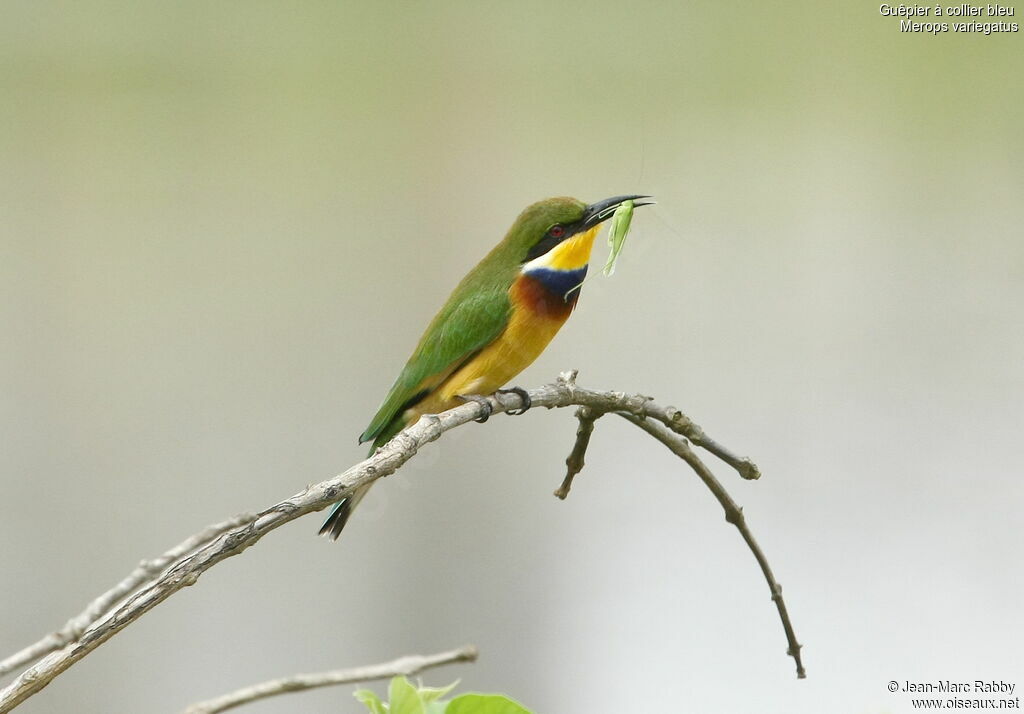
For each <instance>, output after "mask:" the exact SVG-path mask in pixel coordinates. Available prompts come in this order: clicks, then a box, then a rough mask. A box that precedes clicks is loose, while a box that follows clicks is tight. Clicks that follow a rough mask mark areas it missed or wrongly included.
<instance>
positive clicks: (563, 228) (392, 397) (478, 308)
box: [320, 196, 648, 539]
mask: <svg viewBox="0 0 1024 714" xmlns="http://www.w3.org/2000/svg"><path fill="white" fill-rule="evenodd" d="M642 198H648V196H616V197H615V198H609V199H606V200H604V201H598V202H597V203H593V204H590V205H589V206H588V205H587V204H585V203H583V202H582V201H578V200H576V199H575V198H549V199H547V200H544V201H539V202H537V203H534V204H533V205H531V206H528V207H527V208H526V210H524V211H523V212H522V213H521V214H519V217H518V218H517V219H516V220H515V223H513V224H512V227H511V228H510V229H509V231H508V233H507V234H506V235H505V237H504V239H502V241H501V242H500V243H498V245H497V246H495V247H494V249H493V250H492V251H491V252H490V253H488V254H487V256H486V257H485V258H484V259H483V260H481V261H480V263H479V264H478V265H477V266H476V267H475V268H473V269H472V270H471V271H469V274H468V275H466V277H464V278H463V279H462V282H460V283H459V284H458V286H457V287H456V288H455V290H454V292H452V294H451V297H449V298H448V302H446V303H445V304H444V307H442V308H441V310H440V312H438V313H437V315H436V316H435V317H434V319H433V320H432V321H431V322H430V325H429V326H427V330H426V332H424V333H423V336H422V337H421V338H420V341H419V344H418V345H416V349H415V350H413V353H412V356H411V357H410V358H409V361H408V362H406V363H405V368H404V369H402V373H401V374H399V375H398V379H396V380H395V384H394V386H392V387H391V391H390V392H388V395H387V396H386V397H385V398H384V403H383V404H381V406H380V409H378V410H377V414H376V416H374V417H373V419H372V420H371V421H370V425H369V426H368V427H366V431H364V432H363V434H362V436H360V437H359V442H360V443H362V442H364V441H372V442H373V447H372V448H371V449H370V453H371V454H372V453H373V451H374V450H375V449H376V448H377V447H379V446H381V445H383V444H385V443H387V441H388V440H389V439H391V437H393V436H394V435H395V434H397V433H398V432H400V431H401V430H402V429H404V428H405V427H406V426H409V425H410V424H412V423H413V422H415V421H416V420H417V419H419V418H420V416H421V415H423V414H436V413H439V412H442V411H445V410H446V409H450V408H452V407H454V406H457V405H458V404H459V403H460V401H464V400H465V399H466V398H467V397H472V396H475V397H477V398H479V397H480V396H481V395H489V394H493V393H494V392H495V391H497V390H499V388H500V387H502V386H503V385H504V384H506V383H507V382H508V381H509V380H510V379H512V378H513V377H515V376H516V375H517V374H519V373H520V372H521V371H523V370H524V369H526V367H527V366H529V365H530V363H531V362H533V361H534V360H535V359H536V358H537V356H538V355H539V354H540V353H541V352H543V351H544V348H545V347H547V345H548V343H549V342H550V341H551V338H552V337H554V336H555V333H556V332H558V330H559V328H560V327H561V326H562V325H563V324H564V323H565V321H566V320H567V319H568V318H569V315H570V314H571V313H572V311H573V308H574V307H575V306H576V300H577V299H578V298H579V294H580V286H581V284H582V283H583V278H584V277H586V274H587V264H588V263H589V261H590V250H591V248H592V247H593V245H594V237H595V236H596V235H597V232H598V231H599V230H600V228H601V223H602V222H603V221H605V220H607V219H608V218H611V216H612V215H613V214H614V213H615V209H616V208H618V206H619V204H621V203H623V202H625V201H635V200H636V199H642ZM634 205H636V206H643V205H647V204H646V203H642V202H641V203H636V204H634ZM512 391H517V392H519V393H521V395H522V396H523V398H524V404H523V406H524V408H526V407H528V406H529V404H528V400H527V398H526V393H525V392H523V391H522V390H519V389H515V390H512ZM483 418H486V413H485V415H484V417H483ZM368 490H369V486H366V487H364V488H362V489H359V490H357V491H356V492H354V493H353V494H352V495H351V496H348V497H347V498H345V499H344V500H342V501H340V502H339V503H338V504H337V505H336V506H335V507H334V510H333V511H332V512H331V515H330V517H328V519H327V521H326V522H325V523H324V525H323V527H322V528H321V529H320V533H321V535H323V534H325V533H326V534H330V536H331V538H332V539H333V538H337V537H338V536H339V535H340V534H341V531H342V529H343V528H344V527H345V523H346V522H347V521H348V519H349V516H351V515H352V511H353V509H354V508H355V507H356V505H358V503H359V501H360V500H362V498H363V496H365V495H366V492H367V491H368Z"/></svg>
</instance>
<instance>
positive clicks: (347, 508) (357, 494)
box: [320, 484, 373, 540]
mask: <svg viewBox="0 0 1024 714" xmlns="http://www.w3.org/2000/svg"><path fill="white" fill-rule="evenodd" d="M372 485H373V484H367V485H366V486H363V487H362V488H357V489H356V490H355V491H353V492H352V495H350V496H346V497H345V498H343V499H342V500H340V501H338V502H337V503H336V504H334V509H333V510H332V511H331V515H329V516H328V517H327V520H326V521H324V524H323V525H322V526H321V527H320V535H326V536H328V537H330V539H331V540H338V536H340V535H341V531H342V530H343V529H344V528H345V524H346V523H348V519H349V518H350V517H351V516H352V511H354V510H356V506H358V505H359V502H360V501H362V500H363V496H365V495H366V493H367V491H369V490H370V486H372Z"/></svg>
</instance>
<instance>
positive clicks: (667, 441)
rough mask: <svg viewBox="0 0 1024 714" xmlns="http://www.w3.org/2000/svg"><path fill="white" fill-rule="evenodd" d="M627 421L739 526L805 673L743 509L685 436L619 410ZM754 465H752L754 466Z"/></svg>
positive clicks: (792, 652)
mask: <svg viewBox="0 0 1024 714" xmlns="http://www.w3.org/2000/svg"><path fill="white" fill-rule="evenodd" d="M620 416H622V417H623V418H624V419H626V420H627V421H629V422H631V423H633V424H635V425H636V426H638V427H640V428H641V429H643V430H644V431H646V432H647V433H648V434H650V435H651V436H653V437H654V438H655V439H657V440H658V441H660V442H661V443H663V444H664V445H665V446H667V447H668V448H669V450H670V451H671V452H672V453H673V454H675V455H676V456H678V457H679V458H681V459H682V460H683V461H685V462H686V463H687V464H689V465H690V467H691V468H692V469H693V470H694V471H696V472H697V475H698V476H699V477H700V479H701V481H703V482H704V484H705V485H706V486H707V487H708V489H709V490H710V491H711V493H712V494H714V496H715V498H717V499H718V502H719V503H720V504H722V508H723V509H724V510H725V520H726V521H728V522H729V523H732V524H733V525H734V526H736V528H738V529H739V532H740V535H742V536H743V540H744V541H746V543H747V547H748V548H750V552H751V553H753V554H754V558H756V559H757V564H758V565H760V566H761V572H762V573H764V579H765V580H766V581H768V588H769V589H770V590H771V593H772V600H773V601H774V602H775V607H776V608H777V609H778V611H779V617H780V618H781V619H782V627H783V629H784V630H785V631H786V641H787V642H788V643H789V647H788V649H787V650H786V654H788V655H789V656H791V657H792V658H793V659H794V661H795V662H796V676H797V677H799V678H800V679H803V678H804V677H806V676H807V672H806V671H805V670H804V664H803V661H802V659H801V657H800V648H801V647H802V645H801V644H800V643H798V642H797V641H796V634H795V633H794V632H793V623H792V622H790V619H789V612H788V611H787V610H786V602H785V601H784V600H783V599H782V586H781V585H780V584H779V583H778V581H777V580H775V575H774V574H773V573H772V569H771V566H770V565H769V564H768V558H767V557H765V554H764V552H763V551H762V550H761V546H759V545H758V544H757V541H756V540H755V539H754V535H753V533H751V532H750V529H749V528H748V527H747V520H746V518H744V516H743V509H742V508H740V507H739V506H738V505H737V504H736V502H735V501H734V500H732V497H731V496H730V495H729V492H728V491H726V490H725V487H724V486H722V484H721V483H720V482H719V481H718V479H717V478H715V475H714V474H713V473H711V471H710V469H708V467H707V466H705V465H704V462H703V461H701V460H700V458H699V457H698V456H697V454H695V453H693V449H691V448H690V445H689V444H687V443H686V439H683V438H681V437H679V436H677V435H675V434H673V433H671V432H670V431H669V430H668V429H666V428H665V427H663V426H661V425H660V424H654V423H652V422H650V421H648V420H645V419H639V418H637V417H636V416H635V415H633V414H620ZM755 468H756V467H755Z"/></svg>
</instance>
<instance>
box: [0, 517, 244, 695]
mask: <svg viewBox="0 0 1024 714" xmlns="http://www.w3.org/2000/svg"><path fill="white" fill-rule="evenodd" d="M255 518H256V516H254V515H252V514H248V513H243V514H241V515H238V516H235V517H234V518H229V519H228V520H226V521H222V522H220V523H216V524H214V525H212V526H209V527H208V528H204V529H203V530H202V531H200V532H199V533H197V534H195V535H194V536H191V537H189V538H186V539H185V540H184V541H182V542H181V543H179V544H178V545H176V546H174V547H173V548H171V549H170V550H169V551H167V552H166V553H164V554H163V555H161V556H160V557H159V558H154V559H153V560H143V561H142V562H141V563H139V565H138V567H137V568H135V570H133V571H132V572H131V573H129V574H128V577H127V578H125V579H124V580H122V581H121V582H119V583H118V584H117V585H115V586H114V587H112V588H111V589H110V590H108V591H107V592H105V593H103V594H102V595H100V596H99V597H98V598H96V599H95V600H93V601H92V602H91V603H89V605H88V606H87V607H86V608H85V609H84V610H83V611H82V612H80V613H79V614H77V615H75V616H74V617H72V618H71V619H70V620H68V621H67V624H65V625H64V627H62V628H61V629H59V630H57V631H56V632H51V633H50V634H48V635H47V636H46V637H44V638H43V639H41V640H39V641H38V642H35V643H33V644H31V645H29V646H28V647H26V648H24V649H23V650H20V651H18V652H15V653H14V654H12V655H11V656H10V657H7V658H6V659H4V660H3V661H2V662H0V676H3V675H5V674H7V673H8V672H11V671H13V670H15V669H17V668H18V667H22V666H24V665H26V664H31V663H32V662H35V661H36V660H37V659H39V658H40V657H44V656H45V655H48V654H49V653H51V652H56V651H57V650H59V649H60V648H61V647H64V646H65V645H67V644H68V643H70V642H74V641H75V640H77V639H78V638H79V637H80V636H81V635H82V633H83V632H85V630H86V629H87V628H88V627H89V626H90V625H92V624H93V623H94V622H96V620H98V619H99V618H100V617H101V616H102V615H104V614H105V613H107V612H108V611H109V610H110V609H111V608H112V607H114V605H117V604H118V603H119V602H121V601H122V600H124V598H126V597H127V596H128V595H131V594H132V593H133V592H135V591H136V590H138V589H139V588H140V587H141V586H143V585H145V584H146V583H148V582H150V581H152V580H153V579H154V578H155V577H156V576H157V575H159V574H160V572H161V571H162V570H163V569H164V568H166V567H167V566H168V565H170V564H171V563H172V562H174V561H176V560H178V559H180V558H182V557H183V556H185V555H188V554H189V553H192V552H194V551H196V550H198V549H199V548H201V547H203V546H205V545H207V544H208V543H209V542H210V541H212V540H213V539H214V538H216V537H217V536H219V535H221V534H222V533H224V532H226V531H229V530H231V529H232V528H235V527H236V526H240V525H241V524H243V523H247V522H249V521H252V520H255Z"/></svg>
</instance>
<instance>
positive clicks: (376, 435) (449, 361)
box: [359, 271, 512, 446]
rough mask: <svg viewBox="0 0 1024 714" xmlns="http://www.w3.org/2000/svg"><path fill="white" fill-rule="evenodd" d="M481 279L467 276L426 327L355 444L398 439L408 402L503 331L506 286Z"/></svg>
mask: <svg viewBox="0 0 1024 714" xmlns="http://www.w3.org/2000/svg"><path fill="white" fill-rule="evenodd" d="M474 272H475V271H474ZM482 277H484V276H480V275H474V274H473V273H470V275H469V276H467V277H466V278H465V279H464V280H463V281H462V283H460V284H459V286H458V287H457V288H456V289H455V292H453V293H452V296H451V297H450V298H448V302H447V303H445V305H444V307H442V308H441V311H440V312H438V313H437V315H436V316H435V317H434V319H433V320H432V321H431V323H430V325H429V326H428V327H427V331H426V332H425V333H423V337H421V338H420V343H419V344H418V345H417V346H416V350H415V351H414V352H413V353H412V356H411V357H410V358H409V361H408V362H406V364H405V368H404V369H403V370H402V373H401V374H400V375H398V379H397V380H395V384H394V386H392V387H391V391H390V392H388V395H387V397H385V398H384V403H383V404H381V406H380V409H378V410H377V414H376V416H374V417H373V421H371V422H370V425H369V426H368V427H366V431H364V432H363V434H362V436H360V437H359V442H360V443H362V442H364V441H370V440H371V439H373V440H374V446H379V445H380V444H382V443H384V442H385V441H387V440H388V439H390V438H391V437H392V436H394V435H395V434H396V433H398V431H399V430H400V429H402V428H403V427H404V424H402V423H401V415H402V412H404V411H405V410H406V409H407V408H408V406H410V402H418V401H419V400H420V399H422V398H423V397H424V396H426V394H429V393H430V391H431V390H432V389H434V388H435V387H437V385H438V384H440V383H441V382H443V381H444V380H445V378H447V377H448V375H450V374H451V373H452V372H453V371H454V370H455V369H456V368H457V367H458V366H459V365H461V364H462V363H463V362H465V361H466V360H468V359H469V358H470V357H472V356H473V355H474V354H475V353H476V352H477V351H479V350H480V349H481V348H483V347H485V346H487V345H488V344H490V343H491V342H493V341H494V340H495V339H496V338H497V337H498V335H500V334H501V331H502V330H504V329H505V326H506V325H507V324H508V320H509V314H510V313H511V310H512V305H511V302H510V301H509V296H508V288H509V285H508V284H506V282H507V281H504V280H501V281H497V284H495V283H494V282H491V281H487V282H491V284H489V285H487V284H481V283H482V282H485V281H483V280H480V279H479V278H482Z"/></svg>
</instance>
